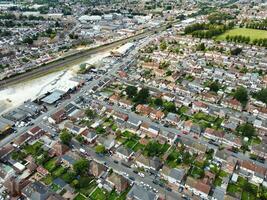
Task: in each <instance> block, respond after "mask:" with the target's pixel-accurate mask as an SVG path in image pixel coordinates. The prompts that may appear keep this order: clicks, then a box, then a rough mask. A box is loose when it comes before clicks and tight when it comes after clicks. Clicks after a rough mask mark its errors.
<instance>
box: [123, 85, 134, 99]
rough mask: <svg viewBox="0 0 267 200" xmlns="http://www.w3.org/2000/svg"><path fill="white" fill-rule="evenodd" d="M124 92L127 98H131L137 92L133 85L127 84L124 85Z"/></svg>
mask: <svg viewBox="0 0 267 200" xmlns="http://www.w3.org/2000/svg"><path fill="white" fill-rule="evenodd" d="M125 92H126V94H127V96H128V97H129V98H133V97H134V96H136V94H137V88H136V87H135V86H132V85H129V86H127V87H126V89H125Z"/></svg>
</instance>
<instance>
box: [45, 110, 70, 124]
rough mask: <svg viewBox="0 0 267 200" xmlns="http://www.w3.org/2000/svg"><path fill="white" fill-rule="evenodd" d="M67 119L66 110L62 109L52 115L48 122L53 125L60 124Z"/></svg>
mask: <svg viewBox="0 0 267 200" xmlns="http://www.w3.org/2000/svg"><path fill="white" fill-rule="evenodd" d="M65 119H66V112H65V110H64V109H60V110H59V111H57V112H55V113H54V114H52V115H51V116H50V117H49V118H48V121H49V123H51V124H59V123H60V122H62V121H63V120H65Z"/></svg>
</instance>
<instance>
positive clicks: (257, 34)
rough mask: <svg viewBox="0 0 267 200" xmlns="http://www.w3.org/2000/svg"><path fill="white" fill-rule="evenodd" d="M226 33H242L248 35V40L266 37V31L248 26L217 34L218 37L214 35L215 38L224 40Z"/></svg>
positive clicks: (231, 34)
mask: <svg viewBox="0 0 267 200" xmlns="http://www.w3.org/2000/svg"><path fill="white" fill-rule="evenodd" d="M227 35H229V36H235V35H242V36H246V37H250V40H251V41H253V40H255V39H264V38H267V31H265V30H257V29H250V28H235V29H232V30H229V31H226V32H225V33H223V34H221V35H219V36H218V37H216V40H225V38H226V36H227Z"/></svg>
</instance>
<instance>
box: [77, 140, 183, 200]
mask: <svg viewBox="0 0 267 200" xmlns="http://www.w3.org/2000/svg"><path fill="white" fill-rule="evenodd" d="M72 145H73V146H74V148H75V149H76V150H77V151H79V149H80V148H83V149H84V150H85V151H86V153H87V154H88V155H89V157H91V158H92V159H93V160H95V161H96V162H98V163H101V164H103V163H105V165H106V166H108V167H109V168H112V169H113V171H114V172H116V173H118V174H121V175H122V176H124V177H125V178H127V179H128V177H134V179H135V181H134V182H135V183H136V184H139V185H140V183H141V182H143V183H145V184H148V185H150V186H151V187H152V188H155V189H156V190H158V191H159V192H160V193H161V195H162V196H165V195H166V200H170V199H173V200H174V199H182V196H181V194H180V193H177V192H174V191H171V192H170V191H168V190H166V189H165V188H163V187H160V186H159V185H156V184H154V183H153V180H154V176H151V175H148V174H145V177H144V178H142V177H140V176H139V175H138V174H136V173H134V172H133V169H131V168H128V167H126V166H124V165H121V164H120V163H114V160H113V159H112V157H110V156H100V155H98V154H97V153H95V150H94V149H93V148H90V147H88V146H85V145H81V144H80V143H79V142H77V141H75V140H72ZM125 173H127V174H128V175H129V176H128V177H127V176H126V175H125ZM130 181H131V180H130Z"/></svg>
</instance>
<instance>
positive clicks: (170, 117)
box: [164, 112, 180, 126]
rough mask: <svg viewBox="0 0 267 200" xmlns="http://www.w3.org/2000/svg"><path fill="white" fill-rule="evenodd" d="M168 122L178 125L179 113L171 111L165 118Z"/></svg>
mask: <svg viewBox="0 0 267 200" xmlns="http://www.w3.org/2000/svg"><path fill="white" fill-rule="evenodd" d="M164 120H165V121H166V122H167V123H169V124H171V125H174V126H177V125H178V124H179V122H180V118H179V116H178V115H177V114H174V113H171V112H169V113H168V114H167V116H166V117H165V119H164Z"/></svg>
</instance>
